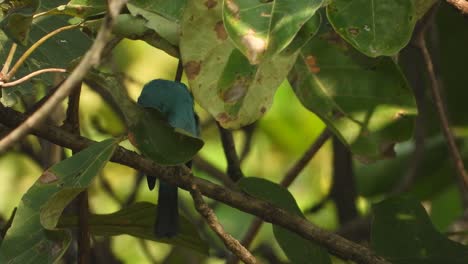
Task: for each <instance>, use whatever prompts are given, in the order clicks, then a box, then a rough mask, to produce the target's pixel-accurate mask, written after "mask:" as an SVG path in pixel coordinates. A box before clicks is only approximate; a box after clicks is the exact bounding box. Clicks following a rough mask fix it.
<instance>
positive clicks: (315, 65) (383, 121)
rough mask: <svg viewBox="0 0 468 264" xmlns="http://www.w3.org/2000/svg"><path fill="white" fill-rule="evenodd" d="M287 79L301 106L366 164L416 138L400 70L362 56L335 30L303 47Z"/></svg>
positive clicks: (411, 103) (388, 61) (386, 61)
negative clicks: (395, 145) (399, 144)
mask: <svg viewBox="0 0 468 264" xmlns="http://www.w3.org/2000/svg"><path fill="white" fill-rule="evenodd" d="M288 78H289V81H290V83H291V86H292V87H293V89H294V91H295V93H296V95H297V97H298V98H299V100H300V101H301V102H302V104H303V105H304V106H305V107H306V108H307V109H309V110H311V111H312V112H314V113H315V114H317V115H318V116H319V117H320V118H321V119H322V120H323V121H324V122H325V123H326V124H327V126H328V127H329V128H330V129H331V130H332V131H333V132H334V133H335V134H336V135H337V136H338V137H339V138H340V139H341V141H343V143H345V144H346V145H348V146H350V148H351V151H352V152H353V153H354V154H355V155H357V156H358V158H360V159H361V160H362V161H368V162H371V161H374V160H376V159H380V158H382V157H387V156H391V155H393V146H394V144H395V143H396V142H400V141H403V140H406V139H408V138H409V137H410V136H411V134H412V127H413V119H414V115H415V113H416V107H415V102H414V99H413V96H412V93H411V91H410V89H409V87H408V84H407V82H406V79H405V77H404V76H403V75H402V73H401V72H400V69H399V68H398V66H397V65H396V64H395V63H394V62H393V61H392V60H391V59H390V58H388V57H382V58H378V59H370V58H368V57H365V56H363V55H362V54H360V53H358V52H356V51H355V50H354V49H352V48H351V47H349V46H348V45H347V44H346V43H345V42H344V41H343V40H342V39H341V38H340V37H339V36H338V35H337V34H336V33H334V32H332V31H331V30H327V29H325V28H324V29H323V31H322V32H321V33H319V35H318V36H316V37H315V38H314V39H312V40H311V41H310V42H309V43H308V44H307V45H306V46H305V47H303V48H302V50H301V54H300V56H299V58H298V60H297V62H296V64H295V65H294V67H293V69H292V70H291V72H290V73H289V77H288Z"/></svg>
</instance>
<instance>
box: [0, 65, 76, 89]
mask: <svg viewBox="0 0 468 264" xmlns="http://www.w3.org/2000/svg"><path fill="white" fill-rule="evenodd" d="M46 72H67V70H66V69H61V68H48V69H42V70H38V71H35V72H31V73H30V74H28V75H26V76H24V77H22V78H20V79H18V80H16V81H13V82H7V83H2V82H0V88H2V89H3V88H8V87H13V86H16V85H18V84H21V83H23V82H25V81H27V80H29V79H31V78H33V77H35V76H37V75H40V74H43V73H46Z"/></svg>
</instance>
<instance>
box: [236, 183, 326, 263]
mask: <svg viewBox="0 0 468 264" xmlns="http://www.w3.org/2000/svg"><path fill="white" fill-rule="evenodd" d="M239 186H240V188H241V189H242V191H244V192H246V193H248V194H249V195H252V196H254V197H256V198H259V199H262V200H265V201H268V202H270V203H272V204H275V205H277V206H279V207H281V208H283V209H285V210H287V211H289V212H290V213H292V214H296V215H299V216H301V217H304V215H303V214H302V212H301V210H300V209H299V206H298V205H297V203H296V200H295V199H294V197H293V196H292V195H291V193H290V192H289V191H288V190H287V189H286V188H284V187H282V186H280V185H278V184H276V183H273V182H270V181H268V180H265V179H261V178H255V177H248V178H242V179H241V180H240V181H239ZM273 233H274V235H275V238H276V240H277V241H278V244H279V245H280V246H281V249H283V251H284V253H285V254H286V256H288V258H289V259H290V260H291V262H292V263H319V264H322V263H329V264H331V259H330V256H329V255H328V253H327V251H326V250H325V249H324V248H323V247H321V246H319V245H317V244H315V243H313V242H311V241H309V240H306V239H304V238H302V237H300V236H299V235H297V234H295V233H292V232H290V231H288V230H287V229H284V228H282V227H279V226H276V225H273Z"/></svg>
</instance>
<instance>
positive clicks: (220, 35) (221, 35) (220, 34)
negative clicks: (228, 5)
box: [214, 21, 228, 40]
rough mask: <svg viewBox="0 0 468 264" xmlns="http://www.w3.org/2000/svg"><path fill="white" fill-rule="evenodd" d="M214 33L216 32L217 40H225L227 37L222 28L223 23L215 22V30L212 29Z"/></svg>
mask: <svg viewBox="0 0 468 264" xmlns="http://www.w3.org/2000/svg"><path fill="white" fill-rule="evenodd" d="M214 30H215V32H216V37H217V38H218V39H219V40H226V39H227V37H228V34H227V32H226V29H225V28H224V23H223V21H218V22H216V25H215V28H214Z"/></svg>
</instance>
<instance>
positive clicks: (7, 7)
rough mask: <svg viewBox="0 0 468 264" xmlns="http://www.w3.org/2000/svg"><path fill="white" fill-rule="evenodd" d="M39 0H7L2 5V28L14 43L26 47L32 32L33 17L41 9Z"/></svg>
mask: <svg viewBox="0 0 468 264" xmlns="http://www.w3.org/2000/svg"><path fill="white" fill-rule="evenodd" d="M39 3H40V1H39V0H22V1H14V0H6V1H2V3H0V4H1V5H0V9H2V12H3V13H4V17H3V19H2V20H1V22H0V28H1V29H2V30H3V31H4V32H5V34H7V36H8V37H9V38H11V39H12V40H13V41H14V42H16V43H18V44H21V45H26V44H27V41H28V37H29V31H30V30H31V24H32V21H33V15H34V13H35V12H36V10H37V9H38V8H39Z"/></svg>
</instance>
